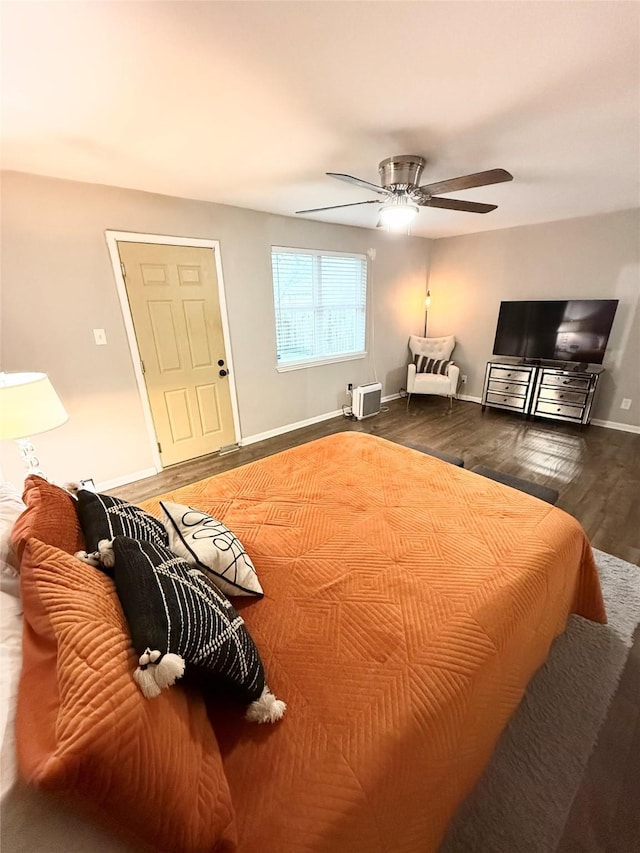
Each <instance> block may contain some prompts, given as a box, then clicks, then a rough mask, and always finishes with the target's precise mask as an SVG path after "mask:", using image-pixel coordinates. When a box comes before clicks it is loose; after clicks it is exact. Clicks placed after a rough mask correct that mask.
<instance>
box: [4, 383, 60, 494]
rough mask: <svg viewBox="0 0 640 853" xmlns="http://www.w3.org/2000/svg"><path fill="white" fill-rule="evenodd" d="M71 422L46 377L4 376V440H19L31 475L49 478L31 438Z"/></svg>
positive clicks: (28, 472)
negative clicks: (36, 453) (41, 465)
mask: <svg viewBox="0 0 640 853" xmlns="http://www.w3.org/2000/svg"><path fill="white" fill-rule="evenodd" d="M68 420H69V415H68V414H67V413H66V411H65V408H64V406H63V405H62V403H61V402H60V398H59V397H58V395H57V394H56V392H55V390H54V388H53V385H52V384H51V382H50V381H49V377H48V376H47V375H46V374H45V373H0V438H2V439H8V438H14V439H16V441H17V443H18V446H19V447H20V453H21V455H22V458H23V460H24V463H25V465H26V467H27V474H38V475H39V476H40V477H44V476H45V475H44V472H43V471H42V470H41V469H40V461H39V459H38V457H37V456H36V455H35V448H34V446H33V443H32V442H31V440H30V436H32V435H37V434H38V433H41V432H47V431H48V430H50V429H55V427H59V426H62V424H63V423H65V422H66V421H68ZM45 479H46V478H45Z"/></svg>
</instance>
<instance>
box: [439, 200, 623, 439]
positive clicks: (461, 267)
mask: <svg viewBox="0 0 640 853" xmlns="http://www.w3.org/2000/svg"><path fill="white" fill-rule="evenodd" d="M429 288H430V290H431V294H432V310H431V312H430V319H429V332H430V334H432V335H439V334H450V333H453V334H455V336H456V339H457V346H456V349H455V352H454V358H455V360H456V362H457V363H459V364H460V368H461V372H462V373H465V374H467V376H468V383H467V386H466V389H462V393H463V394H466V395H468V396H471V397H475V398H480V396H481V395H482V383H483V378H484V369H485V364H486V361H487V360H488V359H490V358H491V356H492V347H493V339H494V335H495V329H496V321H497V317H498V309H499V306H500V302H501V300H503V299H504V300H509V299H567V298H569V299H619V300H620V304H619V305H618V310H617V313H616V317H615V320H614V324H613V328H612V332H611V337H610V339H609V346H608V348H607V354H606V356H605V361H604V367H606V373H605V374H604V375H603V377H602V379H601V381H600V384H599V388H598V396H597V399H596V403H595V407H594V412H593V417H594V419H597V420H600V421H607V422H612V423H617V424H626V425H630V426H633V427H636V428H640V306H639V302H640V211H638V210H629V211H622V212H618V213H609V214H603V215H601V216H592V217H585V218H583V219H571V220H566V221H562V222H550V223H545V224H542V225H529V226H523V227H520V228H510V229H505V230H502V231H489V232H485V233H482V234H473V235H469V236H464V237H451V238H447V239H443V240H437V241H435V242H434V243H432V251H431V265H430V273H429ZM624 397H627V398H629V399H631V400H632V401H633V402H632V406H631V409H630V410H629V411H625V410H624V409H621V408H620V403H621V402H622V399H623V398H624Z"/></svg>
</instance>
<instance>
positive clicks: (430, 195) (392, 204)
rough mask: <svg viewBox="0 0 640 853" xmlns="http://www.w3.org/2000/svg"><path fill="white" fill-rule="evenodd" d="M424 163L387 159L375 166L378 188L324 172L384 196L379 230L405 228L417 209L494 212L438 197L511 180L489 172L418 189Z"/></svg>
mask: <svg viewBox="0 0 640 853" xmlns="http://www.w3.org/2000/svg"><path fill="white" fill-rule="evenodd" d="M426 162H427V161H426V160H425V159H424V157H420V156H419V155H418V154H398V155H396V156H395V157H387V159H386V160H382V161H381V162H380V163H379V164H378V173H379V174H380V186H377V185H376V184H372V183H371V182H370V181H365V180H363V179H362V178H356V177H354V176H353V175H345V174H342V173H341V172H327V175H328V176H329V177H331V178H337V179H338V180H339V181H346V182H347V183H349V184H355V185H356V186H358V187H363V188H364V189H367V190H369V191H370V192H375V193H377V194H378V195H379V196H383V197H384V198H385V201H384V202H383V204H382V207H381V208H380V211H379V217H378V226H381V225H384V226H386V227H388V228H391V229H392V230H397V229H402V228H406V227H408V226H409V225H410V223H411V222H413V220H414V219H415V217H416V216H417V214H418V211H419V208H420V207H439V208H441V209H443V210H457V211H464V212H466V213H489V212H490V211H492V210H495V209H496V207H497V205H495V204H484V203H482V202H477V201H464V200H462V199H456V198H439V196H440V195H443V194H445V193H450V192H456V191H457V190H467V189H471V188H473V187H484V186H489V184H499V183H501V182H502V181H512V180H513V175H511V174H510V173H509V172H507V171H506V170H505V169H488V170H486V171H484V172H474V173H473V174H471V175H461V176H460V177H459V178H449V179H447V180H443V181H436V182H435V183H431V184H423V185H422V186H420V178H421V175H422V170H423V169H424V167H425V165H426ZM376 203H380V199H379V198H375V199H367V200H366V201H354V202H351V203H350V204H334V205H331V206H329V207H315V208H311V209H310V210H297V211H296V213H319V212H321V211H324V210H335V209H337V208H341V207H354V206H356V205H359V204H376Z"/></svg>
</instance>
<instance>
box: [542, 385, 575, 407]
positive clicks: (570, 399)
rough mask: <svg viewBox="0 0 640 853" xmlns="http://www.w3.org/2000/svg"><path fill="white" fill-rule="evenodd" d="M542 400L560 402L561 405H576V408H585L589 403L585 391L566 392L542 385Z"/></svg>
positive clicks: (562, 389)
mask: <svg viewBox="0 0 640 853" xmlns="http://www.w3.org/2000/svg"><path fill="white" fill-rule="evenodd" d="M539 399H540V400H551V401H552V402H554V401H558V402H559V403H575V404H576V406H584V404H585V403H586V402H587V394H586V393H585V392H583V391H565V390H564V388H548V387H547V386H545V385H542V386H541V388H540V394H539Z"/></svg>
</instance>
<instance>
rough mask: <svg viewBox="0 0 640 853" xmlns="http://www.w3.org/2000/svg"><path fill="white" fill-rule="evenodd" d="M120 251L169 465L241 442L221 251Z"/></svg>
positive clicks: (122, 246) (155, 247)
mask: <svg viewBox="0 0 640 853" xmlns="http://www.w3.org/2000/svg"><path fill="white" fill-rule="evenodd" d="M118 252H119V255H120V260H121V263H122V271H123V274H124V279H125V285H126V290H127V298H128V300H129V306H130V308H131V316H132V319H133V325H134V327H135V333H136V339H137V343H138V350H139V353H140V359H141V362H142V370H143V373H144V378H145V383H146V386H147V393H148V396H149V404H150V407H151V414H152V417H153V422H154V426H155V430H156V436H157V439H158V446H159V447H158V449H159V450H160V458H161V460H162V464H163V466H166V465H174V464H175V463H177V462H183V461H184V460H186V459H193V458H194V457H196V456H204V455H205V454H207V453H213V452H215V451H216V450H219V449H220V448H221V447H223V446H225V445H229V444H233V443H234V442H235V441H236V436H235V429H234V423H233V410H232V407H231V394H230V391H229V377H228V375H226V374H227V371H228V368H227V356H226V352H225V347H224V337H223V333H222V321H221V315H220V303H219V300H218V282H217V275H216V266H215V260H214V254H213V249H204V248H196V247H191V246H165V245H160V244H156V243H129V242H118ZM221 374H222V375H221Z"/></svg>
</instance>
